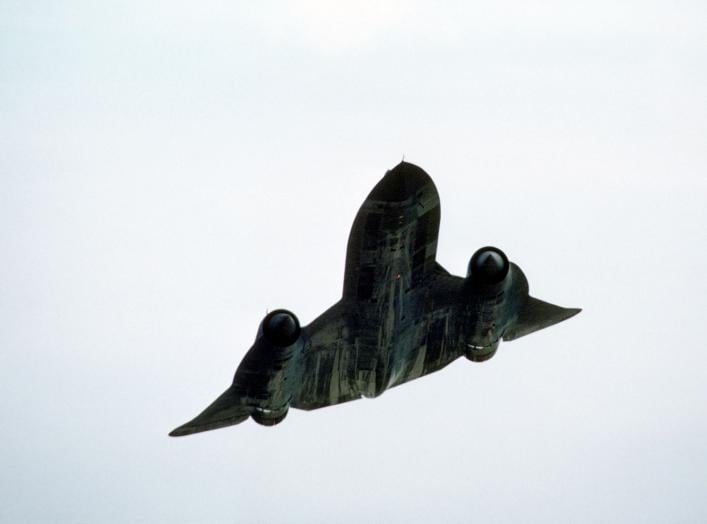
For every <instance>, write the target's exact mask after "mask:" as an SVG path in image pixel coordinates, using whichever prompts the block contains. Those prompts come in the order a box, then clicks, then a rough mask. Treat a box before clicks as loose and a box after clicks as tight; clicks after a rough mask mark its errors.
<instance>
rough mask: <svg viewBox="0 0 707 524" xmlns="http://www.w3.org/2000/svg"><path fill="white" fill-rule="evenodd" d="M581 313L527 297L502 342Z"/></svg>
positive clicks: (576, 309)
mask: <svg viewBox="0 0 707 524" xmlns="http://www.w3.org/2000/svg"><path fill="white" fill-rule="evenodd" d="M580 311H582V310H581V309H578V308H564V307H560V306H556V305H554V304H550V303H548V302H543V301H542V300H538V299H537V298H534V297H531V296H529V297H528V301H527V302H526V303H525V305H524V306H523V308H522V309H521V311H520V313H519V314H518V318H517V319H516V321H515V323H514V324H513V325H512V326H511V327H510V328H508V329H507V330H506V332H505V333H504V334H503V340H515V339H517V338H520V337H524V336H525V335H529V334H530V333H534V332H535V331H539V330H541V329H544V328H546V327H549V326H552V325H553V324H557V323H558V322H562V321H563V320H567V319H568V318H570V317H573V316H575V315H576V314H577V313H579V312H580Z"/></svg>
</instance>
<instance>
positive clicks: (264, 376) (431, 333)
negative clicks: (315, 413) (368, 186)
mask: <svg viewBox="0 0 707 524" xmlns="http://www.w3.org/2000/svg"><path fill="white" fill-rule="evenodd" d="M439 220H440V205H439V197H438V195H437V190H436V188H435V186H434V183H433V182H432V179H431V178H430V177H429V176H428V175H427V173H425V172H424V171H423V170H422V169H420V168H419V167H417V166H415V165H413V164H410V163H406V162H401V163H400V164H399V165H398V166H396V167H395V168H394V169H392V170H391V171H388V172H387V173H386V175H385V176H384V177H383V178H382V179H381V180H380V182H378V184H377V185H376V186H375V187H374V188H373V190H372V191H371V193H370V194H369V195H368V197H367V198H366V200H365V201H364V203H363V205H362V206H361V209H360V210H359V212H358V214H357V215H356V219H355V220H354V223H353V226H352V228H351V234H350V236H349V242H348V247H347V253H346V270H345V274H344V289H343V296H342V298H341V300H340V301H339V302H337V303H336V304H334V305H333V306H331V307H330V308H329V309H328V310H327V311H325V312H324V313H322V314H321V315H320V316H319V317H317V318H316V319H315V320H314V321H313V322H312V323H311V324H309V325H308V326H304V327H300V325H299V321H298V320H297V317H296V316H295V315H294V314H293V313H291V312H289V311H287V310H282V309H279V310H275V311H272V312H270V313H269V314H268V315H266V317H265V318H264V319H263V321H262V322H261V324H260V327H259V328H258V334H257V336H256V340H255V343H254V344H253V346H252V347H251V349H250V350H249V351H248V353H247V354H246V356H245V357H244V358H243V361H242V362H241V364H240V365H239V366H238V369H237V370H236V374H235V377H234V379H233V383H232V385H231V387H229V388H228V389H227V390H226V391H225V392H224V393H223V394H222V395H221V396H220V397H219V398H217V399H216V400H215V401H214V402H213V403H212V404H211V405H210V406H209V407H207V408H206V409H205V410H204V411H203V412H202V413H201V414H200V415H198V416H197V417H196V418H195V419H193V420H192V421H190V422H188V423H186V424H184V425H183V426H180V427H179V428H177V429H175V430H174V431H172V432H171V433H170V435H172V436H181V435H188V434H191V433H197V432H200V431H207V430H210V429H216V428H220V427H225V426H230V425H233V424H238V423H240V422H243V421H244V420H246V419H247V418H248V417H252V418H253V419H254V420H255V421H256V422H258V423H260V424H264V425H274V424H277V423H279V422H280V421H282V419H283V418H284V417H285V415H286V414H287V412H288V409H289V408H290V407H292V408H298V409H305V410H311V409H317V408H321V407H325V406H330V405H334V404H339V403H341V402H346V401H349V400H354V399H358V398H361V397H362V396H364V397H376V396H378V395H380V394H381V393H383V392H384V391H385V390H386V389H388V388H391V387H393V386H397V385H399V384H402V383H404V382H407V381H409V380H413V379H416V378H419V377H421V376H423V375H426V374H428V373H432V372H434V371H437V370H439V369H441V368H443V367H445V366H446V365H447V364H449V363H450V362H452V361H454V360H456V359H457V358H459V357H461V356H465V357H466V358H468V359H469V360H472V361H474V362H481V361H484V360H488V359H489V358H491V357H492V356H493V355H494V354H495V353H496V350H497V348H498V345H499V342H500V341H501V340H513V339H515V338H518V337H521V336H523V335H526V334H528V333H532V332H534V331H537V330H539V329H542V328H545V327H547V326H550V325H552V324H555V323H557V322H560V321H562V320H565V319H567V318H569V317H571V316H573V315H575V314H577V313H578V312H579V311H580V310H579V309H566V308H561V307H559V306H555V305H552V304H549V303H547V302H543V301H541V300H538V299H536V298H533V297H531V296H529V295H528V281H527V279H526V278H525V275H524V274H523V272H522V271H521V270H520V268H519V267H518V266H517V265H515V264H513V263H510V262H509V261H508V259H507V258H506V255H505V254H504V253H503V252H502V251H501V250H499V249H497V248H494V247H483V248H481V249H479V250H477V251H476V253H475V254H474V255H473V256H472V257H471V260H470V262H469V267H468V270H467V275H466V277H465V278H462V277H458V276H454V275H451V274H449V273H448V272H447V271H446V270H445V269H444V268H442V266H440V265H439V264H438V263H437V261H436V252H437V234H438V231H439Z"/></svg>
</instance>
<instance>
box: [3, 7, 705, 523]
mask: <svg viewBox="0 0 707 524" xmlns="http://www.w3.org/2000/svg"><path fill="white" fill-rule="evenodd" d="M706 19H707V4H705V3H704V2H701V1H699V2H698V1H676V2H665V1H663V2H660V1H648V2H646V1H641V2H639V1H619V2H617V1H597V2H578V1H559V0H558V1H539V2H521V1H500V2H492V3H489V2H486V3H485V4H483V5H482V4H481V3H479V2H476V3H474V2H436V3H431V2H429V3H426V2H373V1H368V0H366V1H360V2H356V3H351V4H345V3H343V2H324V1H305V2H287V3H285V2H280V3H279V2H268V1H263V2H257V5H256V3H255V2H253V3H250V2H225V1H224V2H216V1H214V2H199V3H189V2H163V1H143V2H86V1H83V2H82V1H77V2H19V1H16V2H13V1H7V0H6V1H0V243H1V244H0V245H2V253H3V256H2V257H0V414H1V415H2V418H3V420H4V422H5V424H4V428H3V431H2V437H1V438H0V444H1V445H0V465H1V467H0V493H1V494H2V497H1V500H2V502H1V503H0V522H3V523H4V522H8V523H16V522H28V523H33V522H37V523H44V522H51V523H55V522H61V523H64V522H66V523H133V522H136V523H155V522H169V523H203V522H209V523H210V522H214V523H234V522H239V523H240V522H245V523H251V522H268V523H270V522H274V523H279V522H302V523H312V522H315V523H316V522H322V523H324V522H352V523H360V522H406V523H409V522H415V523H416V522H433V521H439V522H475V523H476V522H478V523H483V522H617V523H618V522H621V523H625V522H642V523H643V522H704V521H707V444H706V443H707V351H705V348H706V347H707V344H706V342H705V341H706V340H707V277H706V276H705V270H706V268H707V172H706V171H707V169H706V168H707V147H705V144H707V95H706V93H707V30H706V26H705V20H706ZM403 155H404V156H405V159H406V160H408V161H410V162H413V163H416V164H418V165H419V166H421V167H422V168H423V169H425V170H426V171H427V172H428V173H429V174H430V175H431V176H432V178H433V179H434V180H435V182H436V184H437V188H438V191H439V193H440V198H441V202H442V221H441V229H440V237H439V250H438V260H439V262H440V263H441V264H442V265H443V266H445V267H446V268H447V269H448V270H449V271H451V272H452V273H455V274H463V273H464V272H465V268H466V264H467V262H468V259H469V257H470V256H471V255H472V253H473V252H474V251H475V250H476V249H477V248H478V247H480V246H483V245H488V244H491V245H496V246H498V247H500V248H501V249H503V250H504V251H505V252H506V253H507V255H508V256H509V258H510V259H511V260H512V261H514V262H516V263H517V264H519V265H520V266H521V267H522V268H523V270H524V272H525V274H526V275H527V277H528V279H529V281H530V286H531V292H532V293H533V295H535V296H537V297H539V298H541V299H544V300H547V301H550V302H554V303H557V304H560V305H563V306H567V307H581V308H583V309H584V311H583V312H582V313H581V314H580V315H579V316H577V317H575V318H573V319H571V320H569V321H567V322H565V323H563V324H560V325H558V326H556V327H553V328H551V329H547V330H544V331H542V332H539V333H536V334H533V335H530V336H528V337H526V338H523V339H520V340H518V341H514V342H512V343H502V345H501V347H500V349H499V351H498V353H497V355H496V356H495V357H494V358H493V359H492V360H491V361H489V362H486V363H483V364H474V363H471V362H468V361H466V360H463V359H462V360H459V361H457V362H455V363H453V364H452V365H450V366H449V367H448V368H446V369H444V370H442V371H440V372H438V373H436V374H433V375H430V376H428V377H426V378H423V379H421V380H418V381H415V382H412V383H409V384H407V385H405V386H402V387H400V388H396V389H394V390H390V391H388V392H386V393H385V394H383V396H381V397H379V398H377V399H375V400H361V401H357V402H351V403H348V404H345V405H341V406H336V407H331V408H326V409H323V410H319V411H314V412H303V411H296V410H292V411H291V412H290V414H289V415H288V417H287V419H286V420H285V421H284V422H283V423H282V424H280V425H278V426H276V427H273V428H265V427H261V426H258V425H256V424H254V423H253V422H252V421H248V422H246V423H244V424H241V425H239V426H236V427H233V428H227V429H222V430H218V431H213V432H208V433H204V434H200V435H195V436H191V437H185V438H180V439H173V438H169V437H167V433H168V432H169V431H170V430H171V429H173V428H174V427H176V426H177V425H180V424H182V423H183V422H185V421H187V420H188V419H190V418H192V417H193V416H194V415H196V414H197V413H198V412H199V411H201V410H202V409H203V408H204V407H205V406H206V405H207V404H208V403H210V402H211V401H212V400H213V399H214V398H215V397H216V396H217V395H218V394H219V393H221V392H222V391H223V390H224V389H225V388H226V387H227V386H228V385H229V383H230V380H231V378H232V375H233V371H234V370H235V368H236V366H237V365H238V363H239V362H240V359H241V358H242V356H243V355H244V354H245V352H246V351H247V349H248V348H249V347H250V344H251V343H252V340H253V337H254V335H255V332H256V329H257V326H258V323H259V321H260V319H261V318H262V316H263V315H264V314H265V311H266V309H273V308H276V307H286V308H288V309H291V310H292V311H294V312H295V313H296V314H297V315H298V316H299V318H300V320H301V322H302V323H303V324H307V323H309V322H310V321H311V320H313V319H314V318H315V317H316V316H317V315H318V314H319V313H321V312H322V311H323V310H324V309H326V308H327V307H328V306H329V305H331V304H332V303H333V302H335V301H336V300H338V298H339V296H340V293H341V286H342V277H343V269H344V257H345V248H346V239H347V236H348V232H349V228H350V226H351V222H352V220H353V218H354V216H355V214H356V211H357V210H358V207H359V206H360V204H361V202H362V201H363V199H364V198H365V196H366V195H367V193H368V192H369V191H370V189H371V188H372V187H373V185H374V184H375V183H376V182H377V181H378V180H379V179H380V177H382V176H383V174H384V173H385V171H386V170H387V169H389V168H391V167H393V166H394V165H395V164H397V163H398V162H399V161H400V159H401V158H402V157H403Z"/></svg>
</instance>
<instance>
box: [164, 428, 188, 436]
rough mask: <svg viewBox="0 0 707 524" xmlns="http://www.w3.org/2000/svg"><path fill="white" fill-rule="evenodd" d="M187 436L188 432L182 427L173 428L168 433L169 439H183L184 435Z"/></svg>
mask: <svg viewBox="0 0 707 524" xmlns="http://www.w3.org/2000/svg"><path fill="white" fill-rule="evenodd" d="M188 434H189V431H188V430H187V428H186V427H184V426H179V427H178V428H174V429H173V430H172V431H170V432H169V436H170V437H183V436H184V435H188Z"/></svg>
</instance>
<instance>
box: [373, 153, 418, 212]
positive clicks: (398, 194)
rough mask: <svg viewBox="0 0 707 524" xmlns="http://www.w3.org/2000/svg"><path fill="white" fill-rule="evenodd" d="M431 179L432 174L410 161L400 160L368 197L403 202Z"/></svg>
mask: <svg viewBox="0 0 707 524" xmlns="http://www.w3.org/2000/svg"><path fill="white" fill-rule="evenodd" d="M430 181H431V179H430V176H429V175H428V174H427V173H425V171H424V170H423V169H422V168H420V167H417V166H416V165H415V164H410V163H409V162H400V163H399V164H398V165H397V166H395V167H394V168H393V169H391V170H390V171H388V172H387V173H386V175H385V176H384V177H383V178H382V179H381V180H380V182H378V183H377V184H376V186H375V187H374V188H373V190H372V191H371V192H370V194H369V195H368V198H370V199H371V200H381V201H385V202H402V201H403V200H407V199H408V198H411V197H412V196H414V195H415V193H416V192H417V191H419V190H420V189H421V188H422V187H424V186H425V185H426V184H428V183H429V182H430Z"/></svg>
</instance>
